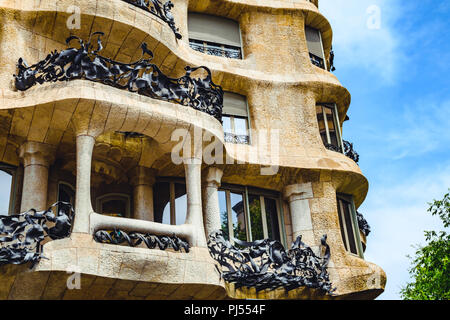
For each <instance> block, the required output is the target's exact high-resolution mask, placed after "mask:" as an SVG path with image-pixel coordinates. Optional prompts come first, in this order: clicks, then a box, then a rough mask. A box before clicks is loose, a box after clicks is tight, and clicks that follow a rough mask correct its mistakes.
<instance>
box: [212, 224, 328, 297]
mask: <svg viewBox="0 0 450 320" xmlns="http://www.w3.org/2000/svg"><path fill="white" fill-rule="evenodd" d="M326 239H327V236H326V235H324V236H323V237H322V239H321V245H322V246H321V249H322V250H324V253H323V255H322V256H321V257H318V256H317V255H316V254H315V253H314V251H313V250H312V249H311V248H310V247H308V246H307V245H306V244H304V243H303V242H302V241H301V236H299V237H298V238H297V239H296V240H295V242H294V243H293V244H292V246H291V249H290V250H288V251H286V250H285V249H284V247H283V245H282V244H281V243H280V242H279V241H274V240H269V239H265V240H257V241H253V242H245V241H240V240H238V239H234V242H235V243H236V245H237V246H238V247H237V246H234V245H232V244H231V243H230V242H229V241H228V240H226V239H225V238H224V235H223V232H222V231H215V232H213V233H211V234H210V236H209V240H208V248H209V252H210V254H211V256H212V257H213V258H214V259H215V260H216V261H217V262H218V263H219V264H220V265H221V269H222V270H219V271H220V272H221V275H222V277H223V279H224V280H225V281H227V282H231V283H235V288H236V289H237V288H241V287H253V288H255V289H256V291H261V290H266V289H267V290H275V289H277V288H284V289H285V290H286V291H290V290H293V289H296V288H299V287H302V286H306V287H309V288H314V289H319V290H321V291H322V292H323V293H324V294H325V293H327V294H332V293H333V291H335V289H334V288H332V284H331V282H330V279H329V275H328V270H327V266H328V262H329V260H330V247H329V246H328V244H327V243H326Z"/></svg>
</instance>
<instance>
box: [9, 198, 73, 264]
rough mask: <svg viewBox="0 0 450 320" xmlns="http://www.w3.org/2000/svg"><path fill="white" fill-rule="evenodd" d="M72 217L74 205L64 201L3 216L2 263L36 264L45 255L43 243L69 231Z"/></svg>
mask: <svg viewBox="0 0 450 320" xmlns="http://www.w3.org/2000/svg"><path fill="white" fill-rule="evenodd" d="M53 209H56V210H57V213H56V214H55V213H53ZM73 217H74V210H73V207H72V205H71V204H70V203H68V202H62V201H59V202H56V203H55V204H53V205H52V206H51V207H50V208H48V209H47V210H45V211H36V210H34V209H31V210H29V211H27V212H25V213H21V214H18V215H10V216H0V235H1V236H0V244H1V248H0V265H5V264H24V263H27V262H31V267H33V266H34V265H35V264H36V263H38V262H39V261H40V260H41V258H45V257H44V256H43V252H42V247H43V246H42V245H41V243H42V242H43V241H44V240H45V239H46V238H50V239H52V240H56V239H63V238H67V237H68V236H69V235H70V233H71V229H72V221H73Z"/></svg>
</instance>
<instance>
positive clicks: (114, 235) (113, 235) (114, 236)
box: [94, 229, 189, 252]
mask: <svg viewBox="0 0 450 320" xmlns="http://www.w3.org/2000/svg"><path fill="white" fill-rule="evenodd" d="M94 239H95V241H97V242H101V243H109V244H122V243H127V244H128V245H129V246H130V247H136V246H138V245H140V244H141V243H145V245H146V246H147V248H149V249H155V248H156V246H158V248H159V249H160V250H166V249H167V248H172V249H173V250H175V251H183V249H184V251H185V252H189V243H187V242H186V241H184V240H181V239H180V238H178V237H177V236H175V235H172V236H171V237H169V236H154V235H150V234H142V233H139V232H129V233H127V232H125V231H122V230H117V229H116V230H112V231H106V230H98V231H97V232H95V234H94Z"/></svg>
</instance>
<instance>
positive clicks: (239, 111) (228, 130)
mask: <svg viewBox="0 0 450 320" xmlns="http://www.w3.org/2000/svg"><path fill="white" fill-rule="evenodd" d="M222 112H223V115H222V121H223V131H224V134H225V142H231V143H241V144H249V143H250V133H249V131H250V130H249V127H250V126H249V117H248V107H247V99H246V98H245V97H244V96H241V95H239V94H236V93H231V92H224V95H223V111H222Z"/></svg>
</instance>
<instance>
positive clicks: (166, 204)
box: [153, 179, 187, 225]
mask: <svg viewBox="0 0 450 320" xmlns="http://www.w3.org/2000/svg"><path fill="white" fill-rule="evenodd" d="M153 206H154V217H155V222H159V223H165V224H172V225H180V224H184V223H185V221H186V214H187V195H186V184H185V183H184V182H181V181H180V182H177V181H176V180H175V181H174V180H172V181H170V180H169V179H163V180H160V181H158V182H156V183H155V184H154V186H153Z"/></svg>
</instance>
